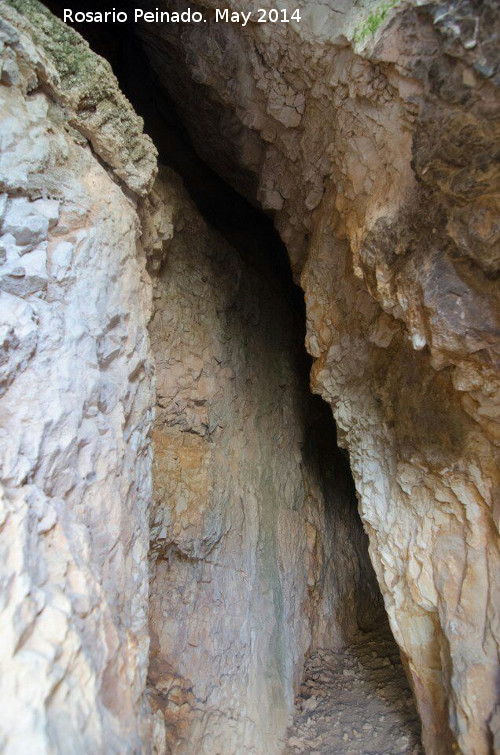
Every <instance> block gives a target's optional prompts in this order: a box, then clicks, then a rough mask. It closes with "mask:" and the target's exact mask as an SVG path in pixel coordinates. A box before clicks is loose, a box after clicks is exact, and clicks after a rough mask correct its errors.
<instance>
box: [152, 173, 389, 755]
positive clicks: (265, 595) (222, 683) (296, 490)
mask: <svg viewBox="0 0 500 755" xmlns="http://www.w3.org/2000/svg"><path fill="white" fill-rule="evenodd" d="M143 212H144V217H145V227H146V236H145V238H146V239H148V240H147V241H146V243H147V246H148V248H153V249H154V251H153V255H152V267H153V268H154V269H155V270H156V271H157V272H156V273H155V275H154V316H153V318H152V321H151V326H150V332H151V342H152V347H153V351H154V355H155V360H156V365H157V412H156V420H155V432H154V479H155V486H154V487H155V494H154V500H155V505H154V511H153V516H152V531H151V559H152V568H153V577H152V582H151V594H150V628H151V659H150V669H149V676H150V682H151V686H152V701H153V704H154V706H155V707H156V708H157V709H158V710H160V711H161V712H162V713H163V715H164V716H165V720H166V722H167V725H168V729H167V742H169V744H170V746H171V747H172V748H173V750H174V751H176V752H189V753H190V752H195V751H199V752H203V753H207V755H208V754H209V753H210V754H211V753H215V752H221V753H236V752H262V753H263V752H266V753H272V752H279V751H280V749H281V748H282V747H283V739H282V737H283V735H284V733H285V729H286V724H287V720H288V716H289V714H290V713H291V711H292V709H293V697H294V692H295V690H296V687H297V683H298V681H299V680H300V676H301V673H302V667H303V660H304V655H305V653H306V652H307V651H308V650H309V649H310V648H312V647H318V646H320V647H331V648H340V647H343V645H344V644H345V642H346V640H347V638H348V637H350V636H351V635H352V634H353V633H354V632H355V631H356V630H357V628H358V627H359V626H364V627H369V626H372V625H373V622H374V621H377V619H378V618H379V616H378V612H379V610H380V604H379V602H378V597H377V596H378V589H377V586H376V582H375V580H374V576H373V573H372V570H371V565H370V563H369V561H368V558H367V553H366V546H365V543H364V538H365V535H364V533H363V531H362V529H361V527H360V522H359V519H358V517H357V514H356V501H355V498H354V494H353V490H351V489H350V488H349V485H348V481H349V471H348V465H347V462H344V463H343V460H342V457H340V458H338V457H336V456H335V454H334V437H333V432H332V423H330V424H328V425H327V434H326V435H325V428H324V426H323V425H322V424H321V423H318V422H317V421H315V418H314V412H315V409H314V407H315V406H316V403H317V402H316V400H314V399H313V397H311V396H310V394H309V391H308V387H307V385H306V384H304V381H303V377H302V376H303V373H302V370H301V368H300V362H301V359H302V358H303V357H302V354H301V348H302V345H301V344H300V343H298V342H297V339H296V337H295V335H294V333H295V328H294V324H293V321H292V318H293V313H292V312H291V311H290V309H289V307H288V305H287V304H286V302H285V300H284V298H283V294H282V293H281V292H280V291H279V290H273V289H272V286H271V283H270V282H269V281H268V280H266V279H265V278H263V277H262V276H261V275H258V274H257V273H256V272H254V271H252V270H251V269H249V268H248V266H247V265H245V263H244V262H243V261H242V259H241V258H240V257H239V255H238V253H237V251H236V250H234V249H232V248H231V247H230V246H229V245H228V244H227V242H225V241H224V240H223V239H222V237H220V236H218V235H217V234H216V233H215V232H213V231H211V230H210V229H209V228H208V227H207V226H206V224H205V222H204V221H203V220H202V219H201V217H200V215H199V214H198V212H197V210H196V209H195V208H194V206H193V205H192V204H191V203H190V201H189V199H188V198H187V196H186V195H185V193H184V191H183V189H182V186H181V184H180V182H179V180H178V179H176V178H175V176H174V175H173V174H172V173H170V172H167V171H164V172H163V173H162V174H161V180H160V181H158V182H157V184H156V186H155V189H154V191H153V193H152V195H151V197H150V198H149V199H148V200H147V202H146V203H145V206H144V210H143ZM155 247H156V248H155ZM325 408H326V407H325ZM316 411H317V408H316ZM356 606H359V610H358V614H357V615H356Z"/></svg>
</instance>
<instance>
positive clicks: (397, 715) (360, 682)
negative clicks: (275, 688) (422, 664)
mask: <svg viewBox="0 0 500 755" xmlns="http://www.w3.org/2000/svg"><path fill="white" fill-rule="evenodd" d="M284 752H285V755H297V753H307V754H308V755H314V753H316V754H317V755H319V754H320V753H321V755H323V754H324V753H339V755H340V754H342V755H360V753H362V754H363V755H386V754H387V755H402V754H403V753H405V754H406V753H411V755H422V754H423V752H424V750H423V748H422V745H421V743H420V722H419V718H418V715H417V712H416V709H415V704H414V701H413V697H412V694H411V691H410V687H409V685H408V681H407V679H406V677H405V674H404V671H403V667H402V664H401V660H400V657H399V651H398V648H397V646H396V644H395V642H394V639H393V637H392V635H391V633H390V630H389V629H388V628H385V627H384V628H382V629H380V630H377V631H375V632H370V633H367V634H360V635H359V637H358V638H357V639H356V641H354V642H353V643H352V644H351V645H350V646H349V647H347V648H346V649H345V650H343V651H341V652H332V651H330V650H319V651H317V652H315V653H314V654H313V655H311V656H310V658H309V659H308V661H307V664H306V669H305V677H304V682H303V684H302V686H301V688H300V691H299V694H298V697H297V698H296V709H295V717H294V721H293V725H292V727H291V728H290V729H289V730H288V744H287V747H286V749H285V751H284Z"/></svg>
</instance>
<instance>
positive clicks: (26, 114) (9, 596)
mask: <svg viewBox="0 0 500 755" xmlns="http://www.w3.org/2000/svg"><path fill="white" fill-rule="evenodd" d="M25 6H28V3H26V4H25ZM26 9H27V8H26V7H25V10H26ZM33 9H34V10H36V6H33ZM0 10H1V15H0V40H1V41H0V51H1V55H2V57H1V71H2V74H1V86H0V143H1V155H0V192H1V193H0V225H1V236H0V321H1V324H0V333H1V338H0V346H1V358H0V394H1V400H0V426H1V430H0V455H1V490H2V498H1V504H0V512H1V513H0V528H1V541H0V586H1V595H2V597H1V611H2V618H1V622H0V698H1V702H0V751H1V752H2V753H9V754H10V755H14V754H15V755H19V754H20V753H49V752H50V753H54V752H60V753H63V752H71V753H81V754H82V755H83V754H84V753H89V752H95V753H98V752H107V753H132V752H135V753H137V752H140V751H141V748H142V747H143V743H144V742H146V741H147V738H148V734H147V726H148V724H147V718H146V715H145V712H146V708H145V706H144V688H145V683H146V673H147V659H148V626H147V597H148V569H147V553H148V547H149V528H148V521H147V518H148V510H149V505H150V499H151V455H150V448H149V440H148V438H149V434H150V429H151V421H152V407H153V404H154V391H153V386H152V367H153V365H152V360H151V355H150V349H149V345H148V336H147V323H148V319H149V316H150V308H151V289H150V284H149V278H148V276H147V274H146V273H145V254H144V252H143V250H142V248H141V246H140V245H139V244H138V236H139V231H140V228H139V222H138V216H137V213H136V198H134V196H133V195H132V194H131V193H130V191H129V190H128V188H126V187H127V186H128V187H129V188H130V189H137V190H138V191H139V189H140V190H141V191H145V190H146V188H147V185H148V184H150V183H152V181H153V179H154V171H155V151H154V148H153V147H152V144H151V142H150V141H149V139H147V138H146V137H143V136H141V134H140V125H141V124H140V121H139V119H138V118H137V116H136V115H135V114H134V113H133V111H132V109H131V108H130V106H129V105H128V103H127V102H126V100H125V99H124V97H123V95H121V94H120V92H119V90H118V87H117V84H116V82H115V80H114V78H113V77H112V74H111V70H110V68H109V67H108V66H106V65H105V64H104V63H103V62H102V61H98V60H97V59H96V58H95V56H93V55H92V54H91V53H90V51H89V50H88V47H87V46H86V45H85V43H83V41H82V40H81V39H80V38H79V37H78V35H76V34H75V33H73V32H71V31H70V30H69V29H65V28H64V27H62V25H59V24H58V23H56V22H55V20H53V19H51V18H50V16H49V14H47V13H45V14H43V13H41V11H40V13H41V15H38V16H37V12H35V15H34V17H33V24H34V25H32V24H31V22H30V21H29V20H28V18H26V17H25V18H22V17H21V16H19V15H18V14H17V13H16V12H15V11H14V10H13V9H12V8H10V7H9V6H6V5H5V4H4V3H2V6H1V9H0ZM37 24H40V25H41V26H44V28H45V31H46V32H47V34H48V35H49V36H50V45H48V46H45V44H44V41H46V39H47V38H46V37H45V36H44V32H43V31H41V27H40V26H37ZM51 29H52V31H51ZM72 53H74V54H73V55H72ZM82 58H83V59H84V62H85V65H81V63H82ZM92 64H93V65H94V66H95V68H96V69H97V71H98V73H99V75H101V74H102V73H105V75H106V85H105V89H106V91H105V93H104V94H103V95H102V102H101V103H100V104H99V103H98V102H96V101H95V105H96V109H95V110H93V111H92V112H93V116H90V118H89V119H87V120H86V119H85V117H84V116H82V115H79V114H77V112H76V110H72V103H73V102H76V100H77V99H78V97H77V92H78V91H80V93H81V88H82V87H83V88H84V87H85V85H86V83H88V77H90V76H91V75H92ZM63 65H66V66H67V71H66V73H67V75H68V76H71V77H72V89H71V93H68V91H67V84H68V80H67V78H65V77H64V76H63V75H62V73H61V70H62V68H63ZM58 66H59V71H58ZM82 75H83V76H84V77H85V83H82V79H80V84H78V80H79V77H82ZM61 76H62V78H61ZM110 92H114V99H113V97H111V96H110ZM63 105H64V109H63ZM75 107H76V106H75ZM77 109H78V108H77ZM102 109H105V110H106V112H107V118H106V120H107V122H108V126H109V129H108V132H107V135H106V136H104V133H105V132H106V128H105V129H104V133H103V130H102V129H100V124H99V123H98V122H96V119H97V121H98V120H99V118H98V114H99V113H101V115H102ZM93 119H94V122H93V124H92V123H90V121H92V120H93ZM127 122H128V123H131V124H132V128H133V130H134V132H135V137H134V138H135V140H136V141H135V155H134V156H132V157H130V154H129V153H126V152H125V150H124V134H123V131H122V130H120V124H121V127H123V128H125V127H126V124H127ZM84 123H86V125H84ZM73 125H75V126H80V128H79V129H78V130H75V128H73ZM94 128H99V129H100V131H99V135H96V139H95V141H94V149H95V151H96V152H97V153H98V154H99V156H100V158H101V160H99V159H98V158H97V157H96V155H95V154H94V152H93V151H92V149H91V147H90V146H89V144H88V142H87V140H86V139H85V138H83V137H82V136H81V134H82V133H86V135H87V136H88V137H89V138H92V133H93V129H94ZM128 146H130V142H129V144H128ZM108 153H112V154H113V155H114V158H115V159H114V160H111V161H110V164H111V165H112V167H113V168H114V167H116V166H118V165H120V166H121V167H120V168H119V169H118V168H117V170H116V172H112V171H111V170H108V169H107V168H106V166H105V165H104V163H103V162H102V161H104V160H106V157H107V154H108ZM144 160H146V163H147V164H148V166H149V167H148V168H147V169H145V168H144V164H145V163H144ZM117 176H119V177H120V179H122V180H123V181H124V182H125V183H124V184H121V183H120V182H119V181H118V179H117Z"/></svg>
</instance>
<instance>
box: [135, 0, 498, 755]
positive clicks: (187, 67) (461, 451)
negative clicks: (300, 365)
mask: <svg viewBox="0 0 500 755" xmlns="http://www.w3.org/2000/svg"><path fill="white" fill-rule="evenodd" d="M200 5H203V7H204V9H205V10H206V9H207V8H209V9H212V10H213V9H214V8H216V7H217V8H218V7H221V3H219V2H218V1H217V0H206V2H203V3H200ZM264 5H265V4H264ZM297 5H299V6H301V8H302V14H303V23H301V24H300V25H297V24H290V25H289V26H286V25H278V24H277V25H271V24H267V25H266V24H258V23H250V24H248V25H247V26H246V27H245V28H242V27H241V26H240V25H237V24H234V25H225V24H215V23H213V21H211V22H210V23H207V24H202V25H201V26H198V27H196V26H193V27H190V28H189V27H183V28H182V30H181V31H180V32H179V29H176V28H174V27H173V26H171V27H168V26H163V27H161V28H156V29H154V30H153V29H152V28H151V27H147V26H144V27H143V28H142V29H141V35H142V37H143V39H144V40H145V43H146V46H147V48H148V50H149V55H150V59H151V61H152V64H153V66H154V67H155V70H156V72H157V75H158V76H159V78H160V80H161V81H162V82H163V84H164V85H165V86H167V87H168V88H169V90H170V92H171V93H172V95H173V96H174V98H175V99H176V101H177V103H178V106H179V108H180V110H181V112H182V113H183V116H184V118H185V121H186V123H187V124H188V127H189V128H190V131H191V134H192V137H193V139H194V141H195V144H196V146H197V149H198V150H199V151H200V152H201V153H202V154H203V155H204V157H205V158H206V159H207V160H209V161H211V164H212V165H214V167H216V169H217V170H219V171H220V172H221V173H222V174H223V175H224V176H225V177H226V178H227V179H228V180H229V181H231V182H232V183H233V184H234V185H235V186H237V187H238V188H239V189H240V190H241V191H244V192H246V193H247V195H248V196H251V197H252V198H254V199H255V198H257V199H258V200H259V201H260V202H261V204H262V205H263V206H264V207H266V208H268V209H271V210H274V211H275V220H276V225H277V227H278V229H279V231H280V233H281V235H282V237H283V239H284V240H285V242H286V244H287V247H288V250H289V254H290V259H291V262H292V265H293V268H294V271H295V275H296V279H297V280H300V283H301V286H302V287H303V289H304V291H305V294H306V301H307V316H308V340H307V343H308V348H309V351H310V353H311V354H312V355H313V356H314V358H315V364H314V367H313V373H312V382H313V387H314V389H315V390H316V391H318V392H320V393H321V394H322V395H323V396H324V397H325V398H326V399H327V400H328V401H329V402H330V403H331V405H332V407H333V409H334V413H335V417H336V419H337V422H338V425H339V427H340V429H341V431H342V437H343V441H342V442H343V443H344V444H345V445H346V446H347V447H348V448H349V451H350V455H351V461H352V466H353V471H354V476H355V480H356V485H357V489H358V493H359V494H360V499H361V513H362V517H363V520H364V522H365V526H366V527H367V529H368V532H369V536H370V543H371V546H370V552H371V556H372V560H373V563H374V565H375V568H376V571H377V575H378V579H379V582H380V584H381V587H382V591H383V594H384V598H385V603H386V608H387V611H388V613H389V616H390V620H391V625H392V628H393V631H394V633H395V636H396V639H397V641H398V643H399V645H400V647H401V650H402V653H403V656H404V658H405V663H406V667H407V670H408V673H409V676H410V679H411V681H412V684H413V687H414V690H415V694H416V696H417V701H418V705H419V711H420V714H421V716H422V720H423V724H424V743H425V745H426V748H427V750H428V751H429V752H432V753H449V752H451V751H452V749H453V748H455V749H458V750H460V751H462V752H466V753H474V754H475V755H477V754H481V755H482V754H484V755H486V753H487V752H489V751H490V747H491V741H492V738H493V737H494V736H498V735H495V734H494V733H493V732H494V728H495V726H496V724H495V721H497V720H498V716H495V705H496V699H497V693H496V687H495V684H496V682H495V679H496V678H497V675H498V666H497V658H498V637H499V625H498V615H497V609H496V605H498V574H499V569H498V566H499V561H498V530H497V527H498V511H497V508H498V506H497V508H495V505H494V495H495V490H497V489H498V488H497V485H498V467H497V465H496V463H495V460H496V458H497V455H496V451H495V448H496V446H495V443H496V442H497V440H498V322H497V316H498V311H499V308H498V288H497V286H496V283H495V275H496V273H497V271H498V227H497V221H496V218H497V217H498V209H499V202H498V190H499V187H498V169H497V168H498V166H497V163H496V162H495V160H496V156H497V154H498V67H497V57H496V56H497V53H498V18H499V17H498V8H497V7H496V4H495V3H493V2H490V1H489V0H488V1H487V2H481V3H479V2H468V1H467V0H463V1H462V0H460V1H459V2H445V3H429V4H425V5H421V4H420V3H417V4H415V7H412V4H410V3H405V4H401V6H399V7H398V8H396V9H394V10H393V11H392V12H389V13H388V14H386V16H387V17H386V18H385V20H383V19H382V20H383V23H381V24H378V25H379V28H378V29H377V30H376V32H375V34H374V35H372V34H371V33H370V28H372V27H373V26H376V25H377V24H376V23H374V22H373V23H372V21H373V18H374V16H373V14H374V13H375V11H376V10H377V8H378V9H380V4H377V3H363V4H361V5H356V6H354V4H353V3H348V2H335V3H333V2H326V3H325V2H324V1H323V2H308V3H298V4H297V3H283V6H287V7H289V8H290V9H291V8H292V6H293V7H294V8H295V7H297ZM177 6H178V7H179V8H180V7H183V2H178V3H177ZM230 6H231V8H232V9H234V10H237V11H242V10H245V9H246V3H245V2H243V0H233V1H232V2H231V3H230ZM334 10H335V11H336V12H334ZM370 13H372V21H370ZM349 40H354V42H350V41H349ZM495 40H496V41H495ZM172 67H175V70H176V76H175V77H169V78H168V79H167V78H166V77H163V78H162V73H163V72H164V71H166V70H172ZM290 109H294V110H295V111H296V113H297V114H298V115H294V117H293V118H292V119H290V118H289V115H288V114H289V111H290ZM299 116H300V122H299Z"/></svg>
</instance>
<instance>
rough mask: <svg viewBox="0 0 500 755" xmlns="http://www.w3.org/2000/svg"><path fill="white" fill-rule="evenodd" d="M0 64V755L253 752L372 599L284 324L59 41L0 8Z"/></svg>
mask: <svg viewBox="0 0 500 755" xmlns="http://www.w3.org/2000/svg"><path fill="white" fill-rule="evenodd" d="M19 11H22V13H19ZM0 52H1V54H2V68H1V86H0V101H1V116H0V140H1V146H2V153H1V156H0V191H1V195H0V222H1V227H0V231H1V236H0V263H1V267H0V298H1V308H0V313H1V333H2V340H1V345H2V352H1V359H0V369H1V372H0V388H1V400H0V417H1V427H2V429H1V431H0V447H1V451H2V466H1V483H2V503H1V517H0V521H1V525H0V526H1V541H0V554H1V559H0V581H1V585H2V601H3V602H2V623H1V628H0V666H1V673H0V695H1V701H0V708H1V712H0V752H2V753H6V754H8V755H18V754H20V753H25V752H37V753H45V752H47V753H49V752H61V753H62V752H67V751H68V748H69V749H70V750H71V752H72V753H82V754H83V753H88V752H91V751H95V752H106V753H120V755H122V754H123V753H138V752H144V753H148V752H156V753H158V754H159V753H164V752H165V751H170V749H171V748H174V749H175V750H176V751H179V752H183V751H188V752H193V751H195V750H200V751H201V752H206V753H210V754H211V755H212V754H213V753H214V752H224V753H228V752H241V751H245V752H252V751H253V752H266V753H267V752H269V753H271V752H277V751H279V749H280V747H281V741H280V738H281V735H282V734H284V730H285V726H286V724H287V722H288V717H289V714H290V713H291V710H292V707H293V695H294V690H295V689H296V687H297V683H298V681H299V679H300V674H301V671H302V666H303V660H304V654H305V653H306V652H307V651H308V650H309V649H311V648H315V647H318V646H328V647H331V648H338V647H340V646H342V644H343V643H344V642H345V641H346V640H347V639H348V638H349V636H350V635H351V634H352V633H353V632H355V631H356V630H357V629H358V627H363V628H369V627H370V626H371V624H372V623H373V621H375V620H378V618H379V613H378V612H379V609H380V603H379V592H378V588H377V584H376V580H375V577H374V573H373V570H372V567H371V564H370V562H369V560H368V558H367V554H366V536H365V534H364V532H363V529H362V527H361V524H360V521H359V517H358V516H357V513H356V508H355V503H356V499H355V495H354V491H353V488H352V483H351V478H350V472H349V466H348V463H347V461H346V459H345V458H344V457H343V456H342V455H341V454H339V453H338V452H337V453H336V452H335V438H334V433H335V428H334V424H333V422H331V418H330V417H329V413H328V410H327V414H325V405H324V404H323V402H321V401H319V400H316V399H315V398H313V397H312V396H310V394H309V391H308V386H307V381H305V380H304V374H305V373H304V354H303V353H302V348H303V345H302V343H301V342H300V338H298V337H297V334H300V333H301V323H300V317H301V316H303V314H302V313H299V315H297V313H294V311H293V310H292V309H290V306H289V304H288V303H287V297H286V295H285V294H284V292H283V291H282V290H281V289H280V288H279V286H278V287H276V285H275V284H273V283H272V282H271V281H270V280H268V279H267V278H266V277H263V275H262V274H261V273H259V272H257V271H256V270H252V269H251V267H249V265H248V262H246V263H244V262H243V260H242V259H241V258H240V256H239V254H238V252H237V251H236V250H234V249H232V248H231V247H230V246H229V245H228V244H227V243H226V242H225V241H224V240H223V239H222V238H221V237H219V236H217V234H215V233H214V232H212V231H210V229H209V228H208V227H207V226H206V224H205V222H204V221H203V220H202V219H201V217H200V216H199V214H198V212H197V211H196V210H195V208H194V207H193V205H192V204H191V203H190V201H189V199H188V198H187V196H186V194H185V192H184V190H183V188H182V185H181V183H180V181H179V179H177V178H176V177H175V176H174V175H173V174H172V173H169V172H164V173H163V174H162V177H161V179H159V180H158V181H157V182H156V184H155V186H154V190H153V191H151V187H152V185H153V181H154V179H155V174H156V154H155V150H154V148H153V146H152V144H151V142H150V140H149V139H148V138H147V137H145V136H144V135H143V134H142V122H141V120H140V119H139V118H137V116H136V115H135V114H134V112H133V111H132V109H131V107H130V105H129V104H128V102H127V101H126V99H125V98H124V97H123V95H122V94H121V93H120V91H119V89H118V86H117V83H116V81H115V79H114V77H113V75H112V73H111V69H110V68H109V66H108V65H107V64H106V63H105V62H104V61H103V60H101V59H99V58H97V57H96V56H95V55H93V53H91V51H90V50H89V48H88V46H87V45H86V44H85V43H84V42H83V40H81V38H80V37H79V36H78V35H76V34H75V33H74V32H72V31H71V30H70V29H69V28H68V27H66V26H64V25H62V24H60V23H59V22H57V21H56V20H55V19H54V18H53V17H52V16H51V15H50V14H49V13H48V12H47V11H46V10H44V8H43V7H42V6H41V5H40V4H39V3H37V2H35V0H29V1H28V2H22V3H21V2H20V1H18V0H12V2H9V3H8V4H7V3H4V4H3V5H2V6H1V14H0ZM268 252H269V254H270V255H272V254H273V249H272V248H270V249H269V250H268ZM147 255H149V268H150V272H151V273H152V276H153V281H154V300H153V301H152V290H153V289H152V286H151V279H150V276H149V273H148V272H147V271H146V257H147ZM152 315H153V319H152V321H151V325H150V334H151V341H150V339H149V337H148V323H149V321H150V318H151V316H152ZM297 317H299V322H297ZM302 325H303V323H302ZM155 362H156V372H157V380H156V381H155V377H154V371H155V369H154V363H155ZM155 403H156V405H157V407H156V408H157V411H156V421H155V426H154V435H153V437H154V444H153V448H152V447H151V437H152V433H151V431H152V425H153V410H154V405H155ZM153 459H154V465H153V466H154V489H153V484H152V464H153ZM151 504H152V505H151ZM150 522H151V531H150ZM148 553H149V557H150V559H149V560H150V571H149V570H148ZM150 576H151V584H150V586H148V582H149V577H150ZM148 593H149V595H148ZM148 601H149V604H148ZM148 620H149V626H148ZM150 641H151V653H150V656H149V655H148V651H149V646H150ZM148 668H149V695H148V697H145V694H144V693H145V687H146V675H147V673H148ZM151 708H152V709H153V713H154V715H151V712H152V711H151ZM165 724H166V725H167V726H166V727H165Z"/></svg>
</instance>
